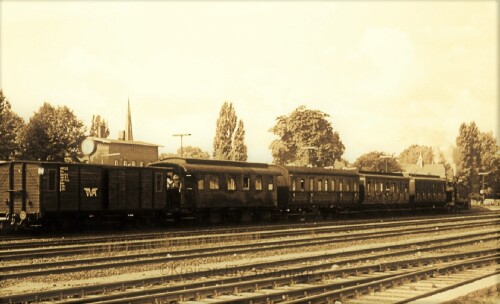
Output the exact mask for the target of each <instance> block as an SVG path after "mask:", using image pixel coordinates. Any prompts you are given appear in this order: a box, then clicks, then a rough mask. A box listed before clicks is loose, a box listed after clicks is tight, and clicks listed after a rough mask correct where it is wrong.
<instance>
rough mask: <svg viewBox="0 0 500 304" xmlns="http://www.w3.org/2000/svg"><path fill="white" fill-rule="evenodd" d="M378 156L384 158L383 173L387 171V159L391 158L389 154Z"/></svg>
mask: <svg viewBox="0 0 500 304" xmlns="http://www.w3.org/2000/svg"><path fill="white" fill-rule="evenodd" d="M379 158H385V173H387V159H388V158H393V156H391V155H380V156H379Z"/></svg>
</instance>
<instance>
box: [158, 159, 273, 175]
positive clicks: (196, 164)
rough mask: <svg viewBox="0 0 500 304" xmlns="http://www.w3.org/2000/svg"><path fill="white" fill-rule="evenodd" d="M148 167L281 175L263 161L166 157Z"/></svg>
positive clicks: (204, 171) (187, 170) (188, 170)
mask: <svg viewBox="0 0 500 304" xmlns="http://www.w3.org/2000/svg"><path fill="white" fill-rule="evenodd" d="M149 166H150V167H170V166H179V167H181V168H183V169H184V170H185V171H186V172H203V173H241V174H242V173H247V174H249V173H254V174H262V175H281V172H280V171H279V170H278V169H277V168H275V167H274V166H269V165H268V164H263V163H247V162H238V161H227V160H210V159H194V158H177V157H175V158H166V159H163V160H161V161H159V162H155V163H152V164H150V165H149Z"/></svg>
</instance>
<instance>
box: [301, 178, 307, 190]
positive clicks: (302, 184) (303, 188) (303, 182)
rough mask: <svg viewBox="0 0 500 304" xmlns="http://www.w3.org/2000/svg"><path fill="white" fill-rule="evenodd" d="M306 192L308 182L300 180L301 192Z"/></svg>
mask: <svg viewBox="0 0 500 304" xmlns="http://www.w3.org/2000/svg"><path fill="white" fill-rule="evenodd" d="M304 190H306V180H305V179H303V178H301V179H300V191H304Z"/></svg>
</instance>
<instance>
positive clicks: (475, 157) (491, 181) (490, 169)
mask: <svg viewBox="0 0 500 304" xmlns="http://www.w3.org/2000/svg"><path fill="white" fill-rule="evenodd" d="M456 144H457V150H456V153H455V163H456V166H457V178H458V182H459V183H461V184H462V185H463V186H464V187H465V189H466V191H467V192H468V194H469V195H470V196H474V195H478V194H479V193H480V190H481V189H482V186H483V184H482V182H483V177H484V180H485V188H489V190H490V191H491V192H496V193H498V192H499V191H500V187H499V181H500V178H499V167H500V160H499V159H498V157H497V155H498V153H499V152H500V151H499V147H498V145H497V143H496V139H495V138H494V136H493V134H492V133H491V132H489V133H482V132H481V131H480V130H479V129H478V127H477V125H476V123H475V122H471V123H469V124H466V123H462V125H460V129H459V135H458V137H457V140H456Z"/></svg>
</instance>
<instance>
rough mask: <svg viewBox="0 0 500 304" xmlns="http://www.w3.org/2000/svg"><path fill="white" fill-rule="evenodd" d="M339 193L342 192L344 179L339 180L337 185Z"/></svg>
mask: <svg viewBox="0 0 500 304" xmlns="http://www.w3.org/2000/svg"><path fill="white" fill-rule="evenodd" d="M339 191H340V192H342V191H344V179H341V180H340V184H339Z"/></svg>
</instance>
